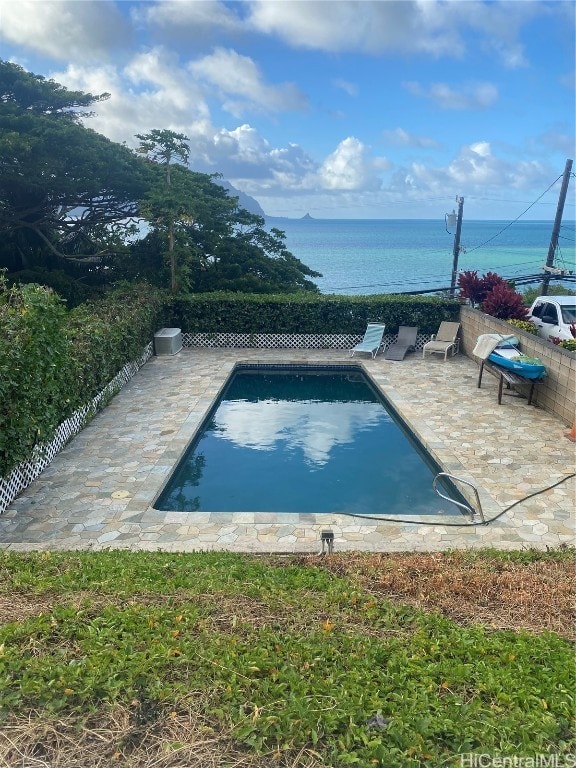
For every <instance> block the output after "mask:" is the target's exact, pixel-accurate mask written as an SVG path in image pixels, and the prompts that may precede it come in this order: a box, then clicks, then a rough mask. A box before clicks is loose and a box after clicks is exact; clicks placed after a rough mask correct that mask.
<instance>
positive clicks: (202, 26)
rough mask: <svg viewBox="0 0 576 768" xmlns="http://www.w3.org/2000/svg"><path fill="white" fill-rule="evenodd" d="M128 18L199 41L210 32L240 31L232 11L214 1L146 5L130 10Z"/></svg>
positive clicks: (170, 0) (172, 0)
mask: <svg viewBox="0 0 576 768" xmlns="http://www.w3.org/2000/svg"><path fill="white" fill-rule="evenodd" d="M131 16H132V18H133V20H134V22H135V23H136V24H138V25H145V26H149V27H152V28H156V29H160V30H167V31H169V32H170V33H171V34H176V35H178V36H185V37H186V39H187V40H194V39H200V40H201V39H203V38H204V37H205V36H206V35H209V34H210V32H211V31H218V32H219V33H220V32H226V31H234V30H239V29H241V28H242V23H241V21H240V19H239V18H238V17H237V16H236V15H235V14H234V13H233V10H232V9H230V8H228V7H227V6H226V5H225V4H224V3H222V2H218V0H209V2H207V1H206V0H194V1H193V2H186V1H185V0H161V2H148V3H144V4H142V5H140V6H136V7H134V8H132V10H131Z"/></svg>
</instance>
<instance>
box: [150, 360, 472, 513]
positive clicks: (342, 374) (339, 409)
mask: <svg viewBox="0 0 576 768" xmlns="http://www.w3.org/2000/svg"><path fill="white" fill-rule="evenodd" d="M440 471H441V468H440V467H439V466H438V464H437V463H436V462H435V461H434V460H433V459H432V457H431V456H430V455H429V454H428V453H426V451H425V450H424V449H423V447H422V446H421V445H420V443H419V442H418V441H417V439H416V438H415V436H414V435H413V434H412V433H411V432H410V430H409V429H408V428H407V427H406V425H405V424H404V423H403V422H402V420H401V419H400V417H399V416H398V415H397V414H396V413H395V411H394V409H393V408H392V406H391V405H390V403H388V402H386V401H385V399H384V398H383V396H382V394H381V393H380V392H379V391H378V390H377V388H376V387H375V386H374V385H373V384H372V382H371V381H370V379H369V378H368V376H367V375H366V374H365V373H364V372H363V370H362V369H361V368H360V366H358V365H349V366H345V365H340V366H329V367H319V366H300V367H299V366H293V365H286V366H277V365H274V366H264V365H260V364H240V365H238V366H237V367H236V368H235V370H234V371H233V373H232V374H231V376H230V379H229V380H228V382H227V383H226V385H225V386H224V388H223V390H222V393H221V395H220V396H219V397H218V399H217V400H216V402H215V403H214V404H213V406H212V407H211V409H210V411H209V413H208V414H207V416H206V418H205V419H204V421H203V423H202V425H201V426H200V429H199V430H198V431H197V433H196V435H195V437H194V438H193V440H192V442H191V443H190V445H189V446H188V448H187V449H186V451H185V453H184V455H183V456H182V458H181V459H180V461H179V462H178V464H177V465H176V467H175V469H174V471H173V472H172V474H171V476H170V477H169V479H168V481H167V483H166V485H165V487H164V488H163V490H162V492H161V493H160V495H159V497H158V499H157V501H156V502H155V503H154V505H153V506H154V508H156V509H158V510H160V511H181V512H192V511H200V512H273V513H284V512H286V513H301V514H303V513H304V514H305V513H320V514H323V513H335V514H339V513H340V514H352V515H382V516H386V517H407V516H420V515H438V514H441V515H445V514H449V515H453V516H454V515H456V516H457V517H461V513H460V512H459V510H458V508H457V507H455V506H454V505H452V504H450V503H449V502H447V501H445V500H443V499H442V498H440V497H439V496H438V495H437V494H436V493H435V492H434V489H433V487H432V481H433V479H434V477H435V476H436V475H437V474H438V472H440ZM440 487H441V489H442V491H443V492H444V493H446V494H447V495H449V496H450V497H452V498H455V499H457V500H458V501H460V502H461V503H465V500H464V499H463V497H462V496H461V495H460V494H459V493H458V491H457V490H456V489H455V488H454V487H453V486H452V484H451V483H449V481H447V480H444V481H443V482H442V483H440Z"/></svg>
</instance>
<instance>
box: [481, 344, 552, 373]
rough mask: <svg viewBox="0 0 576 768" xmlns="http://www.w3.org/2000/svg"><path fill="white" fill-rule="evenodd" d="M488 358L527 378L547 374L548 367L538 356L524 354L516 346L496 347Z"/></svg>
mask: <svg viewBox="0 0 576 768" xmlns="http://www.w3.org/2000/svg"><path fill="white" fill-rule="evenodd" d="M488 360H490V362H492V363H494V364H495V365H499V366H500V367H501V368H506V369H507V370H509V371H513V372H514V373H515V374H517V375H518V376H522V377H523V378H525V379H541V378H542V377H543V376H545V375H546V367H545V365H544V363H543V362H542V361H541V360H540V359H539V358H538V357H528V356H527V355H523V354H522V352H519V351H518V350H517V349H515V348H514V347H496V349H495V350H494V351H493V352H491V353H490V354H489V355H488Z"/></svg>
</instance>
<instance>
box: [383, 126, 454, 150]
mask: <svg viewBox="0 0 576 768" xmlns="http://www.w3.org/2000/svg"><path fill="white" fill-rule="evenodd" d="M384 137H385V138H386V139H387V140H388V141H389V142H390V143H391V144H395V145H396V146H398V147H419V148H422V149H427V148H431V149H438V148H439V147H440V144H439V143H438V142H437V141H435V140H434V139H430V138H428V137H427V136H415V135H414V134H410V133H408V132H407V131H405V130H404V129H403V128H396V129H395V130H393V131H384Z"/></svg>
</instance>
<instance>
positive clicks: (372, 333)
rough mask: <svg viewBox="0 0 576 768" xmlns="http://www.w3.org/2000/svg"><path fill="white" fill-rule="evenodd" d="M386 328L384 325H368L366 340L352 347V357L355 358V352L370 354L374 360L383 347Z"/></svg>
mask: <svg viewBox="0 0 576 768" xmlns="http://www.w3.org/2000/svg"><path fill="white" fill-rule="evenodd" d="M385 327H386V326H385V325H384V323H368V326H367V328H366V332H365V333H364V338H363V339H362V341H361V342H359V343H358V344H356V346H355V347H352V349H351V350H350V356H351V357H354V353H355V352H369V353H370V354H371V355H372V359H374V358H375V357H376V355H377V354H378V350H379V349H380V347H381V345H382V337H383V336H384V328H385Z"/></svg>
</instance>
